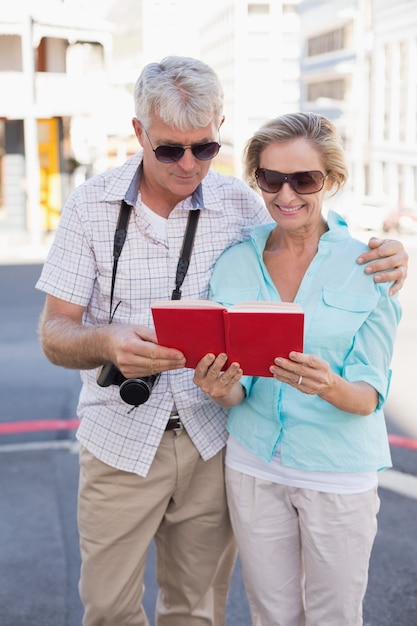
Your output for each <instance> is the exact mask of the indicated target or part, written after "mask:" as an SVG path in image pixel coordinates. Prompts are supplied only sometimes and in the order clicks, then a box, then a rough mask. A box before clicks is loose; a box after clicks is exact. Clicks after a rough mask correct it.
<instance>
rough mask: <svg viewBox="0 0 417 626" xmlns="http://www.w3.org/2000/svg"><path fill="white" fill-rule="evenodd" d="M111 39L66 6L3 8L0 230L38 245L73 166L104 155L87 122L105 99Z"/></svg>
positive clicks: (17, 3) (47, 0) (46, 1)
mask: <svg viewBox="0 0 417 626" xmlns="http://www.w3.org/2000/svg"><path fill="white" fill-rule="evenodd" d="M111 37H112V36H111V28H110V25H109V24H106V23H100V22H98V21H97V19H95V18H92V17H91V16H90V17H89V16H88V14H86V13H85V12H82V13H81V12H80V11H77V10H76V9H74V10H72V9H71V5H70V4H69V3H68V2H66V3H63V2H61V1H60V0H42V1H41V2H31V1H25V0H13V2H11V3H2V5H1V8H0V93H1V98H0V224H1V228H2V230H10V231H15V230H20V231H21V230H27V231H29V232H30V233H32V235H33V237H34V238H35V239H36V238H39V237H40V235H41V233H42V232H44V231H46V230H50V229H53V228H55V227H56V224H57V221H58V219H59V214H60V209H61V204H62V197H63V196H65V195H66V194H67V191H68V185H69V182H70V175H71V172H72V171H73V169H74V164H75V163H76V162H77V161H80V162H83V161H84V162H85V163H88V164H90V163H91V162H92V161H93V160H94V158H97V157H98V156H99V152H100V150H101V148H103V149H104V151H105V149H106V146H105V138H106V135H105V132H103V131H102V130H100V128H99V127H98V126H97V125H96V124H94V123H93V121H94V120H96V121H97V124H98V123H99V119H100V114H101V111H102V110H103V106H105V103H106V102H107V101H108V90H109V85H108V80H107V74H108V68H109V61H110V53H111V41H112V39H111ZM73 124H74V125H75V124H76V125H77V126H78V128H79V129H80V130H81V134H78V135H77V134H76V133H75V132H74V128H73ZM76 140H77V141H76Z"/></svg>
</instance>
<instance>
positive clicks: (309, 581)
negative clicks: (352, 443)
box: [226, 468, 379, 626]
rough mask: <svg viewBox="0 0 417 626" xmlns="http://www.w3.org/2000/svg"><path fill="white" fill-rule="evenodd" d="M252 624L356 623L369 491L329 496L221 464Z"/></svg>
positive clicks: (368, 530)
mask: <svg viewBox="0 0 417 626" xmlns="http://www.w3.org/2000/svg"><path fill="white" fill-rule="evenodd" d="M226 485H227V495H228V499H229V510H230V516H231V519H232V526H233V529H234V532H235V537H236V541H237V545H238V550H239V555H240V560H241V563H242V572H243V577H244V582H245V587H246V591H247V595H248V600H249V606H250V611H251V616H252V625H253V626H361V625H362V602H363V598H364V595H365V591H366V586H367V581H368V567H369V559H370V554H371V549H372V545H373V542H374V538H375V535H376V530H377V522H376V516H377V513H378V510H379V498H378V495H377V490H376V488H375V489H372V490H371V491H367V492H365V493H360V494H355V495H337V494H332V493H322V492H318V491H313V490H309V489H297V488H295V487H286V486H284V485H279V484H275V483H271V482H267V481H264V480H259V479H257V478H253V477H252V476H248V475H247V474H242V473H240V472H236V471H234V470H232V469H230V468H226Z"/></svg>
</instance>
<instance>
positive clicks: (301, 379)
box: [297, 375, 303, 385]
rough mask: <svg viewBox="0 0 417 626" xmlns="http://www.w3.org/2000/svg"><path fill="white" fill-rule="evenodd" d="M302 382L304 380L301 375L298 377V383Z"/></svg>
mask: <svg viewBox="0 0 417 626" xmlns="http://www.w3.org/2000/svg"><path fill="white" fill-rule="evenodd" d="M302 382H303V377H302V376H301V375H300V378H299V379H298V382H297V385H301V383H302Z"/></svg>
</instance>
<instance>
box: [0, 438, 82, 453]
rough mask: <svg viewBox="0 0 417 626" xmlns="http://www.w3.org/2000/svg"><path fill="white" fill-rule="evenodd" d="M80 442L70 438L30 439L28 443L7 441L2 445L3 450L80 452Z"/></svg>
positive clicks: (0, 448)
mask: <svg viewBox="0 0 417 626" xmlns="http://www.w3.org/2000/svg"><path fill="white" fill-rule="evenodd" d="M79 449H80V444H79V442H78V441H71V440H70V439H65V440H60V441H28V442H26V443H5V444H1V445H0V453H1V452H31V451H33V450H35V451H36V450H68V452H71V453H72V454H78V451H79Z"/></svg>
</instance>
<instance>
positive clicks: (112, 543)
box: [78, 431, 236, 626]
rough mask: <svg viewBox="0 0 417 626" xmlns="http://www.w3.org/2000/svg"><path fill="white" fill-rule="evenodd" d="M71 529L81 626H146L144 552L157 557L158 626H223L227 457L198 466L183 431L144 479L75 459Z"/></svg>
mask: <svg viewBox="0 0 417 626" xmlns="http://www.w3.org/2000/svg"><path fill="white" fill-rule="evenodd" d="M78 526H79V533H80V548H81V559H82V566H81V578H80V585H79V589H80V596H81V600H82V602H83V604H84V609H85V614H84V620H83V625H84V626H148V620H147V618H146V615H145V613H144V611H143V607H142V595H143V579H144V569H145V563H146V556H147V551H148V548H149V545H150V543H151V541H152V539H153V538H155V543H156V552H157V578H158V584H159V588H160V591H159V595H158V600H157V611H156V613H157V617H156V624H157V626H222V625H223V624H224V614H225V607H226V600H227V591H228V587H229V582H230V578H231V574H232V570H233V565H234V561H235V556H236V550H235V545H234V541H233V537H232V531H231V527H230V521H229V516H228V512H227V506H226V495H225V487H224V451H222V452H221V453H219V454H217V455H216V456H215V457H213V458H212V459H210V460H209V461H206V462H204V461H203V460H202V459H201V457H200V455H199V454H198V452H197V450H196V448H195V446H194V445H193V443H192V442H191V440H190V439H189V437H188V435H187V433H186V432H185V431H178V432H176V431H172V432H166V433H165V434H164V436H163V438H162V442H161V444H160V446H159V449H158V452H157V455H156V457H155V459H154V462H153V464H152V467H151V469H150V472H149V474H148V476H147V477H146V478H143V477H141V476H138V475H136V474H132V473H128V472H123V471H120V470H117V469H114V468H112V467H109V466H108V465H106V464H104V463H102V462H101V461H99V460H98V459H97V458H95V457H94V456H93V455H92V454H91V453H90V452H88V451H87V450H86V449H85V448H82V449H81V452H80V486H79V502H78Z"/></svg>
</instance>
